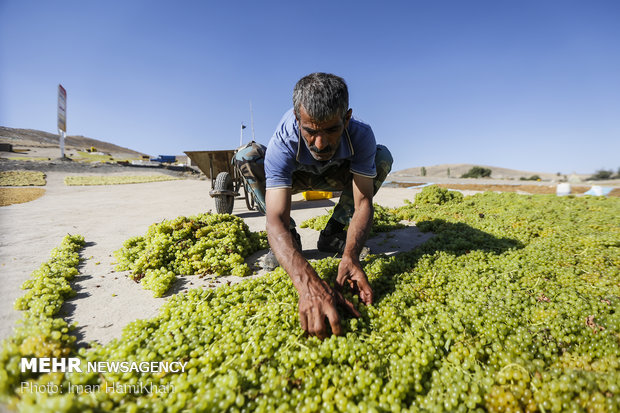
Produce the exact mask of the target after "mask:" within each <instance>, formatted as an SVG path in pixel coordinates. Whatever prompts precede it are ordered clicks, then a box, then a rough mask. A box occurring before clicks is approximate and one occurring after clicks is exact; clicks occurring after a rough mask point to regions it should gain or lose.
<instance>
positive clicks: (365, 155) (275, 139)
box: [265, 109, 377, 189]
mask: <svg viewBox="0 0 620 413" xmlns="http://www.w3.org/2000/svg"><path fill="white" fill-rule="evenodd" d="M376 152H377V143H376V141H375V135H374V134H373V133H372V129H371V128H370V126H369V125H367V124H365V123H363V122H360V121H359V120H356V119H354V118H351V120H350V121H349V126H348V127H347V129H346V130H345V131H344V133H343V135H342V138H341V139H340V145H339V146H338V149H337V150H336V153H335V154H334V156H333V158H332V159H330V160H329V161H317V160H316V159H314V158H313V157H312V155H311V154H310V150H309V149H308V147H307V145H306V144H305V143H304V142H302V138H301V134H300V132H299V126H298V125H297V119H295V113H294V111H293V109H290V110H289V111H288V112H286V113H285V114H284V116H283V117H282V120H280V124H279V125H278V127H277V128H276V131H275V133H274V135H273V136H272V138H271V140H270V141H269V145H267V152H266V154H265V176H266V178H267V185H266V187H267V189H274V188H291V187H292V186H293V172H295V171H306V172H310V173H313V174H316V175H320V174H321V173H322V172H325V171H326V170H327V169H329V168H331V167H333V166H337V165H341V164H342V163H343V162H344V161H346V160H348V161H350V167H349V168H350V170H351V173H354V174H357V175H363V176H367V177H369V178H374V177H375V176H377V169H376V165H375V154H376Z"/></svg>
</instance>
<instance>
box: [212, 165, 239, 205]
mask: <svg viewBox="0 0 620 413" xmlns="http://www.w3.org/2000/svg"><path fill="white" fill-rule="evenodd" d="M213 189H215V190H216V191H222V190H225V191H233V189H234V187H233V181H232V178H231V177H230V174H229V173H228V172H220V173H219V174H217V178H215V184H214V186H213ZM234 202H235V197H234V196H232V195H216V196H215V210H216V211H217V213H218V214H231V213H232V210H233V204H234Z"/></svg>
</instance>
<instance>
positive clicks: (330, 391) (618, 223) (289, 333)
mask: <svg viewBox="0 0 620 413" xmlns="http://www.w3.org/2000/svg"><path fill="white" fill-rule="evenodd" d="M425 191H438V189H437V188H430V189H425ZM429 195H432V194H428V193H427V194H425V195H424V196H429ZM440 195H441V194H440ZM442 196H449V195H446V194H443V195H442ZM442 202H443V201H440V202H437V203H419V204H418V203H417V202H416V203H414V204H408V205H405V206H404V207H402V208H400V209H399V210H398V211H397V212H396V214H397V216H398V217H408V218H410V219H413V220H415V221H416V223H417V225H418V226H419V227H421V228H422V229H424V230H428V231H433V232H434V233H435V234H436V236H435V237H433V238H431V239H430V240H429V241H428V242H427V243H425V244H424V245H422V246H421V247H419V248H417V249H415V250H413V251H409V252H404V253H401V254H399V255H397V256H391V257H384V256H369V257H368V258H367V259H366V260H365V261H364V262H363V265H364V268H365V270H366V272H367V274H368V276H369V280H370V282H371V285H372V287H373V289H374V292H375V297H376V301H375V304H374V305H372V306H364V305H363V304H361V303H359V302H358V300H357V297H351V295H350V294H348V297H349V298H350V299H351V300H353V301H354V302H355V304H356V306H357V307H358V308H359V310H360V312H361V314H362V316H361V317H360V318H358V319H355V318H344V319H343V321H342V323H343V327H344V330H345V335H344V336H341V337H330V338H328V339H325V340H323V341H321V340H318V339H317V338H308V337H306V336H304V334H303V331H302V330H301V328H300V326H299V319H298V314H297V299H298V297H297V293H296V291H295V289H294V288H293V287H292V285H291V283H290V281H289V279H288V277H287V275H286V274H285V273H284V271H283V270H282V269H277V270H276V271H274V272H272V273H270V274H268V275H267V276H265V277H262V278H259V279H253V280H248V281H246V282H244V283H240V284H235V285H230V286H224V287H221V288H218V289H215V290H208V289H206V290H202V289H194V290H190V291H188V292H187V293H184V294H177V295H175V296H173V297H171V298H170V299H169V300H168V301H167V302H166V303H165V304H164V306H163V307H162V309H161V311H160V313H159V315H158V316H157V317H155V318H153V319H150V320H138V321H136V322H134V323H132V324H130V325H128V326H127V327H126V329H125V330H124V333H123V336H122V337H121V338H119V339H117V340H114V341H112V342H110V343H109V344H108V345H105V346H100V345H94V346H93V347H92V348H90V349H87V350H80V351H79V352H76V351H75V350H71V351H72V352H71V355H72V356H74V357H79V358H80V359H82V360H83V363H86V362H87V361H100V360H105V361H111V360H118V361H124V360H127V361H160V360H161V361H181V362H187V363H188V364H187V366H186V369H185V371H184V372H181V373H171V372H168V373H165V372H164V373H138V372H133V373H101V374H96V373H66V374H62V373H56V374H40V375H34V376H24V375H23V374H22V373H19V370H18V368H16V367H15V363H14V362H11V363H7V362H6V360H7V358H6V354H7V352H8V353H11V351H13V352H15V348H14V347H10V346H9V347H8V350H5V349H3V350H2V353H0V358H1V359H2V361H3V366H4V370H0V383H7V384H6V385H3V386H2V387H0V394H2V397H3V398H4V400H6V401H8V402H9V403H10V404H11V405H13V406H16V407H18V408H19V409H21V410H23V411H28V410H33V411H34V410H37V411H42V410H43V409H47V410H49V411H76V412H77V411H89V410H90V411H98V410H104V411H110V410H115V411H123V412H138V411H169V412H177V411H196V412H197V411H238V412H244V411H246V412H254V411H258V412H267V411H301V412H310V411H326V412H330V411H352V412H355V411H359V412H367V411H377V412H379V411H393V412H403V411H410V412H415V411H431V412H440V411H457V412H465V411H480V412H483V411H491V412H495V411H497V412H499V411H523V412H536V411H538V412H566V411H578V412H585V411H587V412H615V411H618V410H619V409H620V391H619V389H618V383H620V312H619V311H618V308H619V304H620V284H619V282H618V281H619V276H620V274H619V271H620V270H619V269H620V214H619V211H620V200H618V199H616V198H613V199H605V198H602V197H583V198H569V197H556V196H546V195H534V196H522V195H517V194H495V193H484V194H478V195H474V196H471V197H465V198H464V199H450V200H447V201H445V202H443V203H442ZM313 265H314V266H315V268H316V270H317V272H318V273H319V275H320V276H321V277H323V278H324V279H325V280H327V281H328V282H329V283H332V284H333V282H334V279H335V277H336V273H337V266H338V260H337V259H334V258H328V259H324V260H320V261H317V262H314V263H313ZM44 319H45V320H48V322H51V321H49V320H57V319H54V318H51V316H49V315H45V318H44ZM33 328H34V327H33ZM56 331H57V330H55V329H52V332H51V334H56V336H58V334H61V332H60V331H59V332H58V333H56ZM61 337H62V336H61ZM7 366H8V368H7ZM25 380H28V381H36V382H37V383H39V384H46V383H55V384H57V385H59V386H64V388H69V385H74V386H75V385H78V384H81V385H90V386H92V387H90V388H91V389H98V390H96V391H88V392H86V391H84V392H82V393H64V394H49V393H31V392H27V391H26V392H20V387H19V383H20V382H22V381H25ZM124 384H127V385H132V384H133V385H137V384H143V385H144V386H147V385H149V384H151V385H154V386H160V390H162V389H163V391H160V392H157V391H151V392H150V393H149V392H147V391H143V392H138V393H135V392H125V393H120V392H110V391H107V389H109V388H110V386H118V385H124ZM97 386H99V387H97Z"/></svg>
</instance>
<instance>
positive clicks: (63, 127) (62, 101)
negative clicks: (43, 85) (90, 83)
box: [58, 84, 67, 159]
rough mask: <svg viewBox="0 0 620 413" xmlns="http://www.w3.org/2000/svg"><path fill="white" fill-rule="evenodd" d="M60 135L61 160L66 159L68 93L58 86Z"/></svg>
mask: <svg viewBox="0 0 620 413" xmlns="http://www.w3.org/2000/svg"><path fill="white" fill-rule="evenodd" d="M58 134H59V135H60V158H61V159H64V158H65V137H66V136H67V91H66V90H65V88H64V87H62V85H60V84H59V85H58Z"/></svg>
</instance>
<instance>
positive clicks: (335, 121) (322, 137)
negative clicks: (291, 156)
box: [297, 106, 352, 161]
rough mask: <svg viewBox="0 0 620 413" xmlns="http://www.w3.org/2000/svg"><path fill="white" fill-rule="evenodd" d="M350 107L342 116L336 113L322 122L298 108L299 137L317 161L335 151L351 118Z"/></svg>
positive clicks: (328, 158)
mask: <svg viewBox="0 0 620 413" xmlns="http://www.w3.org/2000/svg"><path fill="white" fill-rule="evenodd" d="M351 113H352V111H351V109H349V110H348V111H347V113H346V114H345V116H344V118H341V117H339V116H338V115H336V116H334V117H333V118H332V119H328V120H326V121H324V122H318V121H315V120H314V119H312V118H311V117H310V115H308V112H306V109H305V108H304V107H303V106H301V107H300V108H299V117H298V118H297V123H298V124H299V130H300V132H301V137H302V138H303V140H304V141H305V142H306V146H307V147H308V149H309V150H310V154H311V155H312V157H313V158H314V159H316V160H317V161H328V160H330V159H331V158H332V157H333V156H334V154H335V153H336V149H338V145H340V138H341V137H342V134H343V133H344V130H345V128H346V127H347V126H348V124H349V120H350V119H351Z"/></svg>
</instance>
